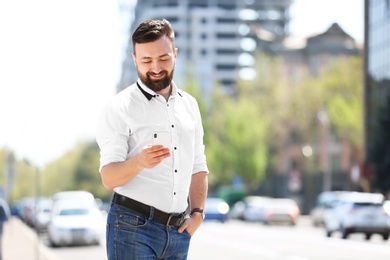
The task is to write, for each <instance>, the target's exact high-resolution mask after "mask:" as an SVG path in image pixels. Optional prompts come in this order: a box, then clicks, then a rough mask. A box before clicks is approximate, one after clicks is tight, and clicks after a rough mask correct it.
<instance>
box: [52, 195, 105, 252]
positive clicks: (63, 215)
mask: <svg viewBox="0 0 390 260" xmlns="http://www.w3.org/2000/svg"><path fill="white" fill-rule="evenodd" d="M47 230H48V239H49V242H50V244H51V245H52V246H70V245H84V244H95V245H98V244H100V239H101V236H102V234H103V231H104V221H103V216H102V213H101V211H100V210H99V208H98V207H97V206H96V204H95V203H93V202H90V203H86V202H85V201H79V202H77V201H76V200H73V199H72V200H64V201H57V202H56V203H55V204H54V205H53V210H52V216H51V220H50V222H49V224H48V227H47Z"/></svg>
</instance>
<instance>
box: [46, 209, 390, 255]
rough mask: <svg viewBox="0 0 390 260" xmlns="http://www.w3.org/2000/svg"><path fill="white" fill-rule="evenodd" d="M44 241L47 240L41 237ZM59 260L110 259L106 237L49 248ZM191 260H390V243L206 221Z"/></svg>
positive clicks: (303, 228) (301, 225) (305, 227)
mask: <svg viewBox="0 0 390 260" xmlns="http://www.w3.org/2000/svg"><path fill="white" fill-rule="evenodd" d="M41 239H42V240H43V241H44V237H43V238H41ZM49 250H50V251H51V252H52V253H53V254H55V255H56V256H57V257H58V259H59V260H68V259H72V260H85V259H94V260H106V256H105V247H104V237H102V244H101V245H100V246H87V247H84V246H83V247H68V248H67V247H65V248H49ZM188 259H189V260H199V259H201V260H208V259H210V260H215V259H223V260H236V259H240V260H247V259H248V260H254V259H261V260H329V259H332V260H343V259H348V260H349V259H354V260H366V259H375V260H382V259H383V260H388V259H390V242H389V241H383V239H382V238H381V237H380V236H379V235H373V237H372V238H371V240H369V241H366V240H365V239H364V236H363V235H360V234H354V235H351V236H350V238H349V239H348V240H343V239H341V238H340V236H339V235H337V234H335V235H334V236H333V237H331V238H327V237H326V236H325V232H324V230H323V229H322V228H318V227H313V226H311V224H310V221H309V219H308V217H301V219H300V221H299V222H298V224H297V225H296V226H283V225H269V226H266V225H263V224H260V223H246V222H241V221H228V222H227V223H225V224H222V223H215V222H205V223H204V224H203V225H202V226H201V227H200V229H199V230H198V231H197V233H196V234H195V235H194V237H193V238H192V242H191V248H190V252H189V258H188Z"/></svg>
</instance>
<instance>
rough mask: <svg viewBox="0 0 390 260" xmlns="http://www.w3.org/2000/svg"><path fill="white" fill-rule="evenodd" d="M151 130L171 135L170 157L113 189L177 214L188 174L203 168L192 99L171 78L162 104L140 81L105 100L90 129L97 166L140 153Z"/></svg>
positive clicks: (183, 203) (184, 199) (184, 196)
mask: <svg viewBox="0 0 390 260" xmlns="http://www.w3.org/2000/svg"><path fill="white" fill-rule="evenodd" d="M156 131H169V132H170V133H171V139H172V147H171V148H170V149H171V156H170V157H168V158H166V159H164V160H163V161H162V162H161V163H160V164H159V165H157V166H156V167H154V168H151V169H149V168H145V169H144V170H142V171H141V172H140V173H139V174H138V175H137V176H136V177H135V178H134V179H132V180H131V181H130V182H129V183H127V184H126V185H123V186H120V187H116V188H115V189H114V190H115V192H117V193H119V194H122V195H124V196H126V197H129V198H132V199H134V200H137V201H140V202H142V203H144V204H147V205H150V206H153V207H155V208H157V209H160V210H162V211H165V212H183V211H185V210H186V208H187V197H188V192H189V187H190V183H191V176H192V174H194V173H197V172H201V171H205V172H208V168H207V164H206V156H205V153H204V144H203V127H202V120H201V115H200V112H199V107H198V103H197V102H196V100H195V99H194V98H193V97H192V96H190V95H189V94H188V93H186V92H184V91H183V90H179V89H178V88H177V86H176V84H175V83H174V82H172V93H171V95H170V97H169V99H168V102H167V101H166V100H165V98H164V97H163V96H161V95H158V94H156V93H155V92H153V91H152V90H150V89H149V88H148V87H146V86H145V85H144V84H142V82H141V81H140V80H138V81H137V83H135V84H133V85H131V86H130V87H128V88H126V89H125V90H123V91H121V92H120V93H118V94H117V95H115V96H114V97H113V99H112V100H110V101H109V102H108V104H107V106H106V107H105V108H104V109H103V112H102V115H101V117H100V119H99V120H98V126H97V131H96V141H97V143H98V145H99V147H100V170H101V169H102V167H103V166H105V165H107V164H109V163H112V162H123V161H125V160H127V159H129V158H131V157H133V156H135V155H137V154H139V153H141V151H142V149H143V148H144V147H145V146H148V145H150V144H152V138H153V134H154V133H155V132H156Z"/></svg>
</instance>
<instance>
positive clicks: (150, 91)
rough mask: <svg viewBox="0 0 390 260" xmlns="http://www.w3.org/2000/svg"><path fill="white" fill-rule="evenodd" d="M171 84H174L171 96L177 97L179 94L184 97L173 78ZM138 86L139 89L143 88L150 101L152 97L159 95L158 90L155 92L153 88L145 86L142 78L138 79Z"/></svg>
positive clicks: (143, 92) (142, 90)
mask: <svg viewBox="0 0 390 260" xmlns="http://www.w3.org/2000/svg"><path fill="white" fill-rule="evenodd" d="M171 85H172V92H171V96H173V97H175V96H176V95H179V96H181V97H182V95H181V94H180V92H179V91H178V89H177V86H176V84H175V82H173V80H172V82H171ZM137 87H138V88H139V90H141V92H142V94H144V96H145V97H146V99H147V100H149V101H150V100H151V99H152V98H154V97H156V95H157V93H156V92H154V91H153V90H151V89H150V88H148V87H147V86H145V85H144V84H143V83H142V81H141V80H140V79H138V80H137Z"/></svg>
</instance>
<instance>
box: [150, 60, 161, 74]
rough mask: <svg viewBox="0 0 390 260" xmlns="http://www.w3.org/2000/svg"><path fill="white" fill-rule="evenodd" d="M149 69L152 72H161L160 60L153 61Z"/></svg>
mask: <svg viewBox="0 0 390 260" xmlns="http://www.w3.org/2000/svg"><path fill="white" fill-rule="evenodd" d="M150 70H151V71H152V72H154V73H160V72H161V66H160V62H158V61H153V62H152V66H151V69H150Z"/></svg>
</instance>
